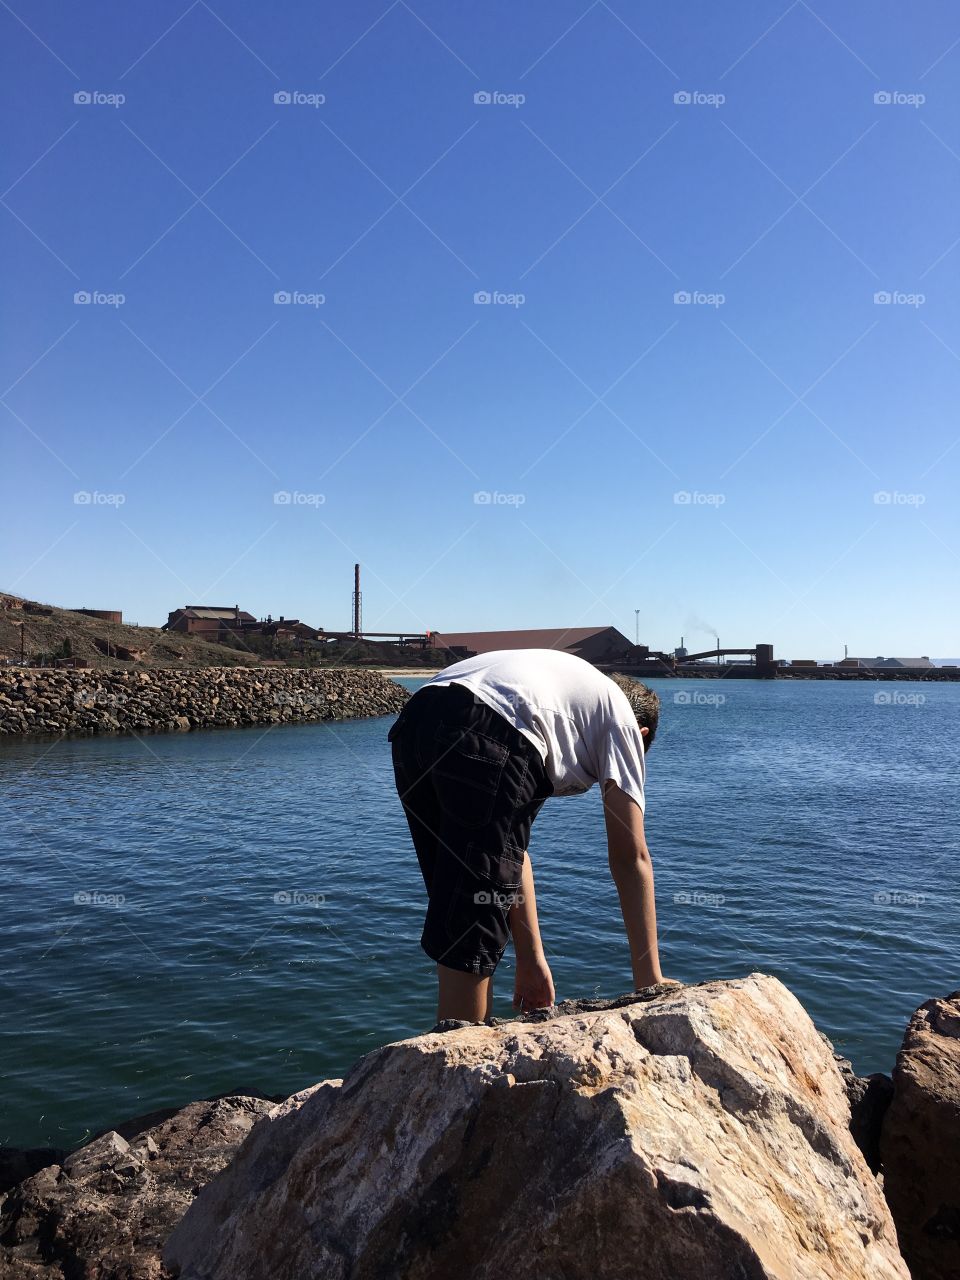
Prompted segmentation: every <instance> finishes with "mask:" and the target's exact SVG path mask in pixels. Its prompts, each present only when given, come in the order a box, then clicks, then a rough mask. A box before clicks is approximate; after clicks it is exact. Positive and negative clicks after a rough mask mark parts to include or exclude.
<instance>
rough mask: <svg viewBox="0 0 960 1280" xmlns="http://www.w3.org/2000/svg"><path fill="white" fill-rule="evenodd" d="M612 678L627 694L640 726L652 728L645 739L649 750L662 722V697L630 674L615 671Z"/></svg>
mask: <svg viewBox="0 0 960 1280" xmlns="http://www.w3.org/2000/svg"><path fill="white" fill-rule="evenodd" d="M610 679H611V680H612V681H613V683H614V684H615V685H616V686H617V688H618V689H622V690H623V692H624V693H625V694H626V695H627V701H628V702H629V703H630V706H631V707H632V708H633V714H634V715H635V716H636V717H637V724H638V725H639V726H640V728H641V729H644V728H646V729H649V730H650V732H649V733H648V734H647V736H646V738H645V739H644V747H645V750H647V751H649V750H650V748H651V747H652V746H653V740H654V738H655V737H656V736H657V725H658V724H659V723H660V698H659V697H658V695H657V694H656V693H654V691H653V690H652V689H648V688H647V686H646V685H645V684H642V683H641V682H640V681H639V680H631V679H630V677H629V676H622V675H620V674H619V673H617V672H614V673H613V674H612V675H611V676H610Z"/></svg>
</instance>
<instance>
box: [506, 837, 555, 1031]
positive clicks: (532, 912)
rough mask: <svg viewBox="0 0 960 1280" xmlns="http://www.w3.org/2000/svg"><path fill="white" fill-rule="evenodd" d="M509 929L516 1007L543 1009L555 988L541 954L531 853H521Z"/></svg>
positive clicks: (541, 947) (514, 1002)
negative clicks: (517, 882)
mask: <svg viewBox="0 0 960 1280" xmlns="http://www.w3.org/2000/svg"><path fill="white" fill-rule="evenodd" d="M509 920H510V932H511V934H512V935H513V949H514V952H515V953H516V958H517V974H516V980H515V986H514V992H513V1007H514V1008H515V1009H543V1008H546V1006H547V1005H551V1004H553V1001H554V997H555V994H556V993H555V991H554V987H553V976H552V975H551V973H550V966H549V965H548V964H547V960H546V957H545V956H544V954H543V942H542V940H541V938H540V924H539V921H538V920H537V897H536V892H535V890H534V887H533V867H532V866H531V864H530V855H529V854H528V853H526V852H525V853H524V855H523V871H522V872H521V878H520V893H519V894H518V896H517V901H516V902H514V903H513V905H512V906H511V907H510V914H509Z"/></svg>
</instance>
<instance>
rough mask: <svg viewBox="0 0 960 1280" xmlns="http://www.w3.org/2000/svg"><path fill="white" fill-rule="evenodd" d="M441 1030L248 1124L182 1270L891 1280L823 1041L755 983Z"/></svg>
mask: <svg viewBox="0 0 960 1280" xmlns="http://www.w3.org/2000/svg"><path fill="white" fill-rule="evenodd" d="M558 1015H559V1016H555V1017H552V1018H550V1019H549V1020H547V1019H543V1018H538V1017H536V1016H532V1017H530V1018H528V1019H519V1020H513V1021H510V1022H507V1023H503V1024H500V1025H477V1026H472V1025H471V1026H458V1027H455V1028H454V1029H451V1030H446V1031H441V1032H434V1033H431V1034H429V1035H424V1036H419V1037H417V1038H416V1039H412V1040H407V1041H403V1042H400V1043H398V1044H394V1045H388V1046H387V1047H385V1048H383V1049H380V1050H377V1051H376V1052H374V1053H371V1054H369V1055H368V1056H367V1057H365V1058H363V1059H361V1061H360V1062H359V1063H358V1064H357V1065H356V1067H355V1068H354V1069H353V1070H352V1071H351V1072H350V1074H349V1075H348V1076H347V1077H346V1079H345V1080H344V1081H343V1084H342V1086H340V1087H337V1086H333V1085H325V1086H321V1087H318V1088H315V1089H313V1090H308V1091H306V1092H305V1093H304V1094H301V1095H297V1096H296V1097H295V1098H293V1099H290V1100H289V1101H288V1102H287V1103H286V1104H284V1105H283V1106H281V1107H279V1108H277V1109H276V1110H275V1111H273V1112H271V1114H270V1116H269V1117H268V1118H267V1119H265V1120H263V1121H261V1122H260V1123H259V1124H258V1125H257V1126H256V1128H255V1129H254V1130H253V1132H252V1133H251V1135H250V1137H249V1138H248V1139H247V1141H246V1142H245V1143H244V1145H243V1146H242V1147H241V1149H240V1151H239V1152H238V1154H237V1156H236V1158H235V1159H234V1161H233V1162H232V1163H231V1164H230V1166H229V1167H228V1168H227V1169H226V1170H225V1171H224V1172H223V1173H222V1174H221V1175H220V1176H219V1177H218V1178H216V1179H215V1180H214V1181H213V1182H212V1183H211V1184H210V1185H209V1186H208V1187H206V1188H205V1189H204V1190H203V1191H202V1192H201V1193H200V1195H199V1196H198V1198H197V1200H196V1201H195V1202H194V1204H193V1205H192V1207H191V1208H190V1209H189V1210H188V1212H187V1213H186V1215H185V1216H184V1218H183V1220H182V1221H181V1223H180V1224H179V1226H178V1227H177V1228H176V1230H175V1231H174V1233H173V1235H172V1236H171V1239H170V1241H169V1243H168V1246H167V1248H166V1250H165V1252H164V1258H165V1260H166V1263H167V1265H168V1266H169V1267H170V1268H171V1270H172V1272H173V1273H174V1274H175V1275H178V1276H180V1277H181V1280H263V1278H264V1277H270V1278H271V1280H321V1278H322V1280H347V1277H349V1278H350V1280H393V1278H397V1280H400V1278H402V1280H450V1277H465V1278H467V1277H468V1278H469V1280H493V1278H494V1277H496V1278H497V1280H501V1278H502V1277H504V1276H509V1277H510V1278H511V1280H555V1278H559V1277H562V1278H563V1280H686V1278H687V1277H697V1280H733V1278H734V1277H737V1278H739V1280H854V1278H855V1280H908V1272H907V1270H906V1267H905V1265H904V1263H903V1260H902V1259H901V1257H900V1254H899V1252H898V1249H897V1242H896V1235H895V1232H894V1228H893V1223H892V1220H891V1218H890V1214H889V1211H888V1209H887V1206H886V1204H885V1202H884V1199H883V1196H882V1194H881V1192H880V1190H879V1187H878V1185H877V1182H876V1180H875V1179H874V1177H873V1175H872V1174H871V1173H870V1171H869V1169H868V1167H867V1165H866V1162H865V1161H864V1158H863V1156H862V1155H861V1152H860V1151H859V1149H858V1147H857V1145H856V1143H855V1142H854V1140H853V1137H852V1136H851V1133H850V1129H849V1123H850V1108H849V1103H848V1100H847V1093H846V1089H845V1086H844V1081H843V1079H842V1077H841V1074H840V1071H839V1069H838V1067H837V1065H836V1063H835V1062H834V1059H833V1054H832V1052H831V1050H830V1047H829V1045H827V1044H825V1043H824V1041H823V1039H822V1038H821V1037H820V1035H819V1034H818V1033H817V1031H816V1029H815V1027H814V1026H813V1024H812V1022H811V1021H810V1018H809V1017H808V1015H807V1014H806V1012H805V1011H804V1009H803V1008H802V1006H801V1005H800V1004H799V1003H798V1001H797V1000H796V999H795V998H794V997H793V996H792V995H791V994H790V992H789V991H787V989H786V988H785V987H783V986H782V985H781V984H780V983H779V982H778V981H777V980H776V979H774V978H770V977H765V976H763V975H759V974H754V975H751V976H750V977H747V978H744V979H739V980H736V981H731V982H712V983H706V984H702V985H699V986H695V987H689V988H683V989H679V990H678V989H677V988H669V989H666V990H664V989H663V988H652V989H650V990H649V991H647V992H642V993H637V994H635V995H634V996H633V997H631V998H629V999H624V1000H621V1001H617V1002H613V1004H612V1005H611V1006H609V1007H592V1008H591V1007H581V1008H578V1009H575V1010H567V1009H564V1008H562V1007H561V1008H560V1010H559V1011H558Z"/></svg>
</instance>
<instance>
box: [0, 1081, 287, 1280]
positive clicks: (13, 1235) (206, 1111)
mask: <svg viewBox="0 0 960 1280" xmlns="http://www.w3.org/2000/svg"><path fill="white" fill-rule="evenodd" d="M272 1106H273V1104H272V1103H271V1102H269V1101H267V1100H266V1099H263V1098H252V1097H244V1096H242V1095H231V1096H227V1097H223V1098H220V1099H217V1100H215V1101H207V1102H192V1103H190V1105H189V1106H186V1107H182V1108H181V1109H180V1110H178V1111H173V1112H154V1113H153V1114H152V1115H150V1116H143V1117H140V1118H139V1120H133V1121H128V1122H127V1124H126V1125H121V1126H119V1128H118V1129H116V1130H109V1131H108V1132H107V1133H104V1134H101V1135H99V1136H98V1137H97V1138H94V1139H93V1141H91V1142H88V1143H86V1144H85V1145H84V1146H83V1147H80V1148H79V1149H78V1150H76V1151H74V1152H72V1153H71V1154H70V1155H69V1156H65V1157H64V1156H63V1155H62V1153H54V1154H56V1155H58V1156H59V1157H60V1159H59V1160H58V1162H57V1163H52V1164H50V1165H49V1166H48V1167H45V1168H42V1169H40V1170H39V1171H38V1172H33V1171H31V1174H30V1176H28V1177H26V1178H25V1180H24V1181H21V1182H20V1183H19V1184H18V1185H16V1186H14V1187H13V1188H12V1189H11V1190H9V1191H7V1193H6V1194H5V1195H4V1196H3V1197H2V1198H0V1280H161V1277H162V1276H163V1275H164V1272H163V1270H162V1267H161V1263H160V1250H161V1248H162V1247H163V1243H164V1241H165V1240H166V1238H167V1236H168V1235H169V1234H170V1231H171V1230H172V1229H173V1227H174V1225H175V1224H176V1223H177V1221H178V1220H179V1219H180V1217H181V1216H182V1214H183V1213H184V1211H185V1210H186V1208H187V1207H188V1206H189V1205H190V1203H191V1202H192V1200H193V1198H194V1196H195V1195H196V1194H197V1192H198V1191H199V1190H200V1188H201V1187H202V1186H204V1185H205V1184H206V1183H207V1182H209V1181H210V1179H211V1178H213V1177H214V1176H215V1175H216V1174H217V1173H219V1172H220V1170H221V1169H223V1168H224V1166H225V1165H226V1164H227V1163H228V1161H229V1160H230V1159H231V1157H232V1156H233V1153H234V1152H235V1151H236V1149H237V1147H238V1146H239V1145H240V1143H241V1142H242V1141H243V1140H244V1138H246V1136H247V1134H248V1133H249V1132H250V1130H251V1129H252V1128H253V1125H254V1123H255V1122H256V1121H257V1120H259V1119H260V1117H261V1116H263V1115H265V1114H266V1113H267V1112H268V1111H270V1110H271V1108H272ZM158 1116H161V1117H162V1118H161V1119H159V1120H157V1117H158ZM149 1121H153V1122H154V1123H151V1124H149V1127H139V1126H141V1125H143V1123H144V1122H149ZM121 1130H123V1132H121ZM124 1134H126V1136H124ZM20 1154H21V1156H34V1155H35V1153H20ZM37 1158H39V1157H37Z"/></svg>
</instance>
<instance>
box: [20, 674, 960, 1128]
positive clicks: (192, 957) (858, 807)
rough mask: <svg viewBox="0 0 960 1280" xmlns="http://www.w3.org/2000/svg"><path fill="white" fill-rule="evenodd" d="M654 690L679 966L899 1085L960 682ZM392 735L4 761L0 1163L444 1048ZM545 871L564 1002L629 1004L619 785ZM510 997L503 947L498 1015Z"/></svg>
mask: <svg viewBox="0 0 960 1280" xmlns="http://www.w3.org/2000/svg"><path fill="white" fill-rule="evenodd" d="M404 683H405V684H407V685H408V687H411V688H413V687H416V686H417V685H418V683H419V681H415V680H410V681H404ZM659 689H660V692H661V696H662V697H663V698H664V704H665V705H664V716H663V723H662V727H661V731H660V734H659V736H658V739H657V743H656V746H655V747H654V750H653V751H652V752H651V755H650V758H649V761H648V765H649V770H648V783H649V805H648V813H647V832H648V839H649V842H650V846H651V850H652V852H653V856H654V865H655V869H656V875H657V898H658V911H659V916H660V928H661V939H662V942H661V946H662V957H663V965H664V971H665V972H666V973H667V974H668V975H670V976H673V977H677V978H681V979H684V980H687V981H698V980H702V979H708V978H717V977H730V976H735V975H738V974H743V973H747V972H750V971H752V970H762V971H764V972H768V973H774V974H776V975H777V976H778V977H780V978H781V979H783V981H784V982H786V983H787V984H788V985H789V986H790V987H791V988H792V989H793V990H794V991H795V992H796V994H797V995H798V996H799V998H800V999H801V1000H802V1001H803V1002H804V1004H805V1005H806V1007H807V1008H808V1009H809V1011H810V1012H811V1014H812V1015H813V1017H814V1018H815V1020H816V1021H817V1023H818V1025H819V1026H820V1027H821V1028H822V1029H823V1030H824V1031H825V1032H826V1033H827V1034H828V1035H829V1036H831V1037H832V1038H833V1040H834V1041H835V1043H836V1044H837V1047H838V1048H839V1049H840V1050H841V1051H842V1052H844V1053H846V1054H847V1055H848V1056H850V1057H851V1058H852V1059H853V1061H854V1064H855V1066H856V1067H857V1068H858V1070H861V1071H874V1070H889V1069H890V1067H891V1066H892V1062H893V1058H894V1055H895V1053H896V1049H897V1047H898V1045H899V1041H900V1037H901V1034H902V1031H903V1027H904V1024H905V1021H906V1019H907V1017H908V1016H909V1014H910V1012H911V1011H912V1010H913V1008H914V1007H915V1006H916V1005H917V1004H918V1003H920V1002H921V1001H922V1000H924V999H927V998H929V997H930V996H931V995H935V994H938V993H943V992H946V991H949V990H951V989H954V988H956V987H957V986H960V961H958V954H960V941H958V939H960V892H958V890H960V871H958V862H957V831H958V826H960V791H958V775H960V734H958V731H957V724H958V715H960V686H958V685H930V684H923V685H913V684H892V683H891V684H872V683H864V684H843V685H837V684H827V683H823V684H820V683H799V684H789V683H786V682H782V683H775V684H771V683H753V682H750V681H723V682H714V681H701V682H696V683H691V684H689V685H684V684H680V683H678V682H676V681H665V682H661V683H660V684H659ZM878 691H880V692H881V693H888V694H889V695H890V696H891V698H892V699H893V701H888V702H886V703H883V702H881V704H880V705H878V704H877V702H876V701H875V698H876V696H877V693H878ZM718 694H719V695H722V697H723V699H724V701H722V702H719V703H718V702H717V701H715V700H714V701H710V700H709V699H708V695H714V696H715V695H718ZM911 694H913V695H922V698H916V697H915V698H913V699H911V698H909V697H907V695H911ZM685 699H686V700H685ZM704 699H708V700H707V701H704ZM390 723H391V721H390V719H377V720H366V721H355V722H350V723H345V724H336V725H329V724H326V725H302V726H286V727H279V728H272V729H270V730H268V731H267V732H264V731H263V730H262V729H244V730H216V731H210V732H201V733H190V734H183V735H180V734H176V735H169V736H157V737H151V738H149V739H146V740H143V741H138V740H136V739H133V738H103V739H96V738H90V739H79V740H72V741H57V742H50V741H44V742H40V741H35V742H29V743H26V742H11V741H3V742H0V796H2V805H0V830H2V833H3V835H2V838H3V846H4V866H5V869H6V875H5V876H4V878H3V883H2V886H0V929H2V935H0V936H2V939H3V944H2V960H0V965H2V978H0V1001H2V1004H0V1035H2V1036H3V1049H2V1055H3V1057H2V1072H3V1100H2V1108H3V1113H2V1121H0V1141H2V1142H11V1143H14V1144H17V1145H40V1144H46V1143H50V1144H53V1145H58V1146H60V1145H70V1144H72V1143H74V1142H77V1141H80V1140H81V1139H82V1138H83V1136H84V1134H85V1133H87V1132H88V1131H91V1130H95V1129H97V1128H99V1127H104V1126H108V1125H110V1124H114V1123H118V1122H119V1121H120V1120H121V1119H123V1118H124V1117H128V1116H132V1115H135V1114H138V1113H140V1112H144V1111H147V1110H149V1109H151V1108H153V1107H156V1106H162V1105H168V1104H174V1103H179V1102H186V1101H189V1100H192V1099H195V1098H201V1097H205V1096H209V1095H211V1094H214V1093H218V1092H222V1091H224V1090H227V1089H235V1088H241V1089H242V1088H246V1087H258V1088H260V1089H263V1090H265V1091H267V1092H269V1093H278V1094H286V1093H291V1092H293V1091H294V1090H296V1089H298V1088H300V1087H302V1086H303V1085H305V1084H307V1083H310V1082H313V1081H315V1080H318V1079H321V1078H322V1077H324V1076H331V1075H340V1074H342V1073H343V1072H344V1071H345V1070H346V1068H347V1067H348V1066H349V1065H350V1064H351V1063H352V1062H353V1061H354V1060H355V1059H356V1058H357V1056H358V1055H359V1054H361V1053H364V1052H366V1051H367V1050H369V1049H371V1048H373V1047H375V1046H376V1045H378V1044H382V1043H384V1042H386V1041H389V1040H392V1039H397V1038H399V1037H402V1036H405V1035H408V1034H412V1033H415V1032H417V1031H420V1030H422V1029H424V1028H426V1027H429V1026H430V1025H431V1023H432V1020H433V1019H432V1014H433V1003H434V996H435V993H434V987H435V980H434V976H433V969H432V965H431V963H430V961H428V960H427V958H426V957H425V956H424V955H423V953H422V952H421V951H420V949H419V936H420V927H421V924H422V915H423V888H422V882H421V880H420V875H419V871H418V869H417V864H416V860H415V857H414V854H413V849H412V846H411V845H410V843H409V838H408V835H407V830H406V825H405V822H404V819H403V815H402V812H401V809H400V806H399V802H398V801H397V798H396V794H395V791H394V788H393V776H392V770H391V767H390V755H389V747H388V745H387V742H386V733H387V729H388V727H389V724H390ZM531 857H532V858H533V862H534V870H535V876H536V880H537V894H538V904H539V908H540V918H541V928H542V930H543V935H544V941H545V944H546V947H547V952H548V956H549V959H550V963H551V965H552V968H553V972H554V977H555V980H556V985H557V991H558V995H559V996H560V997H563V996H578V995H593V994H603V995H614V994H617V993H618V992H621V991H624V990H628V989H629V987H630V966H629V960H628V955H627V949H626V942H625V940H624V937H623V929H622V922H621V921H620V918H619V914H618V908H617V901H616V894H615V890H614V888H613V885H612V883H611V881H610V879H609V875H608V873H607V870H606V860H605V845H604V837H603V817H602V810H601V805H600V799H599V794H598V791H597V789H596V788H595V789H594V791H592V792H590V793H588V794H587V795H586V796H582V797H576V798H564V799H555V800H552V801H550V802H548V803H547V804H546V805H545V806H544V809H543V811H542V813H541V815H540V817H539V818H538V819H537V822H536V824H535V826H534V829H533V836H532V840H531ZM511 982H512V965H511V963H510V958H509V953H508V957H506V958H505V960H504V963H503V965H502V966H501V971H500V973H499V974H498V977H497V987H498V996H497V1004H498V1009H497V1012H498V1013H507V1012H508V1009H509V995H510V993H511V986H510V984H511Z"/></svg>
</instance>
